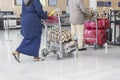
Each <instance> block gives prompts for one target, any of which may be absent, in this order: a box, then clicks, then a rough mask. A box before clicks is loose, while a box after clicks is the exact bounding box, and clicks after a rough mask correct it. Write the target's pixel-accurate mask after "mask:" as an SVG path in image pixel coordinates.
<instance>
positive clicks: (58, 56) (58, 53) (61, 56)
mask: <svg viewBox="0 0 120 80" xmlns="http://www.w3.org/2000/svg"><path fill="white" fill-rule="evenodd" d="M62 58H63V54H62V53H61V52H57V59H58V60H59V59H62Z"/></svg>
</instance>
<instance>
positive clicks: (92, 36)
mask: <svg viewBox="0 0 120 80" xmlns="http://www.w3.org/2000/svg"><path fill="white" fill-rule="evenodd" d="M97 34H98V36H96V29H94V30H90V29H85V30H84V41H85V43H86V44H94V43H96V40H98V41H97V44H98V45H103V44H104V43H105V42H106V31H105V29H98V31H97ZM96 37H97V39H96Z"/></svg>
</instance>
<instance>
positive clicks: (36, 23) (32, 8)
mask: <svg viewBox="0 0 120 80" xmlns="http://www.w3.org/2000/svg"><path fill="white" fill-rule="evenodd" d="M41 19H47V14H46V13H45V12H44V11H43V8H42V5H41V3H40V1H39V0H22V15H21V34H22V36H23V40H22V42H21V44H20V45H19V46H18V48H17V49H16V50H15V51H14V52H13V53H12V54H13V56H14V57H15V59H16V60H17V61H18V62H20V60H19V55H20V53H22V54H25V55H29V56H33V59H34V60H35V61H39V60H42V59H41V58H40V57H39V48H40V43H41V34H42V23H41Z"/></svg>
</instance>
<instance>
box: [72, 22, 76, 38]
mask: <svg viewBox="0 0 120 80" xmlns="http://www.w3.org/2000/svg"><path fill="white" fill-rule="evenodd" d="M76 32H77V28H76V25H75V24H71V35H72V39H73V38H74V37H75V35H76Z"/></svg>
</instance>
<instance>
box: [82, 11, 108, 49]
mask: <svg viewBox="0 0 120 80" xmlns="http://www.w3.org/2000/svg"><path fill="white" fill-rule="evenodd" d="M90 22H92V21H90ZM86 24H89V25H86ZM91 24H92V23H89V22H88V23H85V32H84V41H85V43H86V44H90V45H91V44H93V45H94V49H97V48H98V47H103V44H104V43H106V30H105V29H98V19H97V13H96V15H95V16H94V21H93V24H92V25H91ZM87 26H88V27H87ZM93 26H94V27H93ZM87 31H88V32H87ZM101 34H102V37H101ZM88 35H90V36H88ZM100 37H101V38H100ZM98 39H99V40H100V41H101V42H99V40H98Z"/></svg>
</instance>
